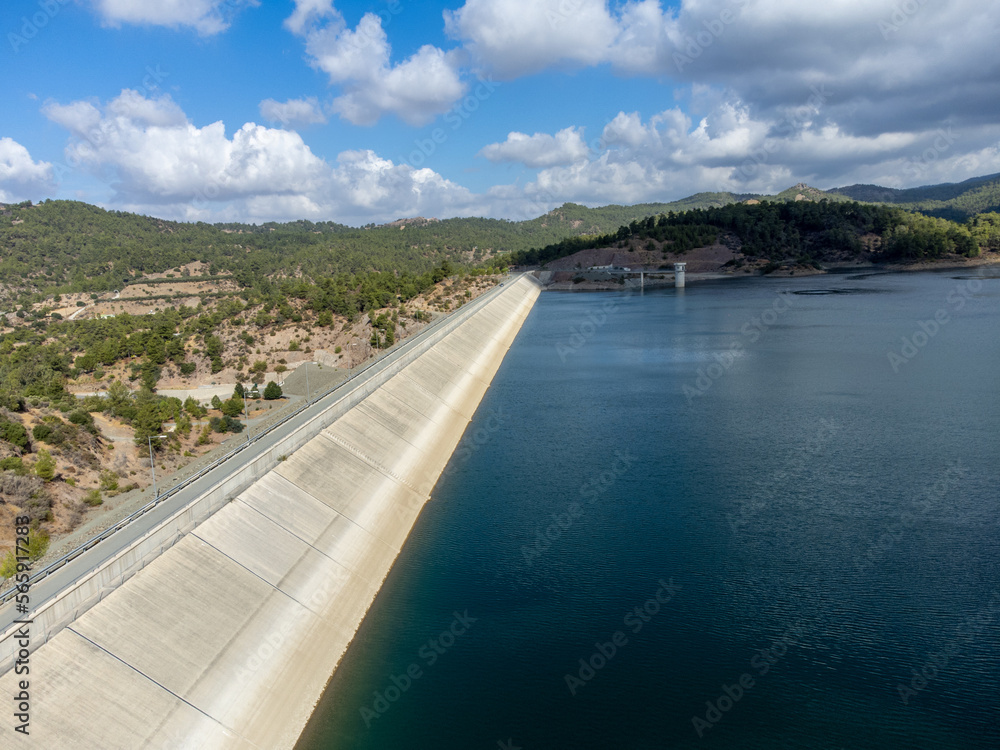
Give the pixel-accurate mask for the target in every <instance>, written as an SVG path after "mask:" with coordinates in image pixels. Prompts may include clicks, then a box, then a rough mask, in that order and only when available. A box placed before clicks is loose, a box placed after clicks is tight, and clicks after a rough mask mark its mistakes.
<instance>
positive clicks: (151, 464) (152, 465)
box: [146, 435, 167, 500]
mask: <svg viewBox="0 0 1000 750" xmlns="http://www.w3.org/2000/svg"><path fill="white" fill-rule="evenodd" d="M154 437H155V438H156V439H157V440H166V439H167V436H166V435H148V436H147V437H146V442H148V443H149V472H150V474H152V475H153V499H154V500H155V499H156V498H158V497H159V496H160V493H159V492H157V491H156V464H155V463H154V461H153V438H154Z"/></svg>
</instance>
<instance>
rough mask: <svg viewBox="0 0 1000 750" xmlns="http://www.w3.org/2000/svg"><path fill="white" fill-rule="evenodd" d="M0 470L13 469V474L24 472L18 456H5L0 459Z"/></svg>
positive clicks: (22, 463) (22, 462)
mask: <svg viewBox="0 0 1000 750" xmlns="http://www.w3.org/2000/svg"><path fill="white" fill-rule="evenodd" d="M0 470H2V471H13V472H14V473H15V474H24V473H25V469H24V461H22V460H21V458H20V457H19V456H7V458H4V459H0Z"/></svg>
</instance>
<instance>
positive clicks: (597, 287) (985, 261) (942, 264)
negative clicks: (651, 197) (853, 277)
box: [525, 252, 1000, 292]
mask: <svg viewBox="0 0 1000 750" xmlns="http://www.w3.org/2000/svg"><path fill="white" fill-rule="evenodd" d="M988 266H998V267H1000V252H998V253H987V254H986V255H982V256H980V257H978V258H965V259H961V258H958V257H955V258H944V259H940V260H916V261H906V262H892V263H869V262H865V261H844V262H836V263H827V264H823V265H822V267H821V268H819V269H816V268H811V267H807V266H796V267H794V268H791V269H789V270H782V269H779V270H777V271H774V272H772V273H769V274H766V275H764V274H761V273H757V272H755V271H752V270H747V271H744V272H742V273H740V272H738V271H735V270H730V271H724V270H722V269H718V270H716V271H704V272H690V271H689V272H687V273H686V282H687V284H697V283H699V282H705V281H722V280H726V279H789V278H803V277H809V276H835V275H841V274H843V273H847V272H850V271H857V272H859V273H863V272H866V271H870V272H875V273H919V272H924V271H956V270H964V269H971V268H983V267H988ZM525 273H527V274H528V275H531V276H533V277H534V278H536V279H537V278H538V275H539V274H540V273H545V271H544V269H532V270H528V271H525ZM635 273H638V271H636V272H635ZM644 273H646V274H647V279H646V281H645V285H644V286H645V288H648V289H666V288H670V289H672V288H674V279H673V272H670V271H661V270H659V269H655V270H650V271H645V272H644ZM661 273H662V274H664V275H668V276H669V277H670V278H669V279H655V280H651V279H649V278H648V276H649V275H650V274H652V275H660V274H661ZM622 281H623V282H624V283H617V282H600V281H590V280H588V281H583V282H580V283H573V282H572V281H557V282H549V283H548V284H543V286H542V291H544V292H621V291H634V290H637V289H639V288H640V285H639V280H638V278H637V277H635V278H632V277H630V278H628V279H626V278H624V277H622ZM633 281H634V282H635V283H630V282H633ZM539 283H542V282H539Z"/></svg>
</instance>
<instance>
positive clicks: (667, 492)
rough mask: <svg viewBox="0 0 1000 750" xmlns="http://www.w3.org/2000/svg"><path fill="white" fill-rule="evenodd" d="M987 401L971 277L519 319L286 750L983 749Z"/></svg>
mask: <svg viewBox="0 0 1000 750" xmlns="http://www.w3.org/2000/svg"><path fill="white" fill-rule="evenodd" d="M998 386H1000V273H998V270H997V269H992V270H990V269H986V270H979V269H965V270H961V271H954V270H953V271H936V272H927V273H885V272H881V271H877V270H862V271H852V272H849V273H837V274H828V275H821V276H810V277H791V278H785V279H761V278H754V279H742V280H736V279H732V280H720V281H712V282H698V283H691V284H689V286H688V288H687V289H686V290H674V289H657V290H647V291H645V292H639V291H622V292H607V293H545V294H542V295H541V297H540V298H539V300H538V302H537V303H536V305H535V307H534V309H533V310H532V312H531V314H530V316H529V317H528V319H527V321H526V322H525V324H524V327H523V328H522V330H521V333H520V335H519V336H518V338H517V339H516V340H515V342H514V344H513V346H512V347H511V349H510V351H509V353H508V355H507V357H506V359H505V361H504V363H503V365H502V366H501V368H500V371H499V372H498V373H497V376H496V378H495V380H494V382H493V384H492V387H491V388H490V390H489V391H488V392H487V394H486V397H485V399H484V400H483V402H482V404H481V405H480V407H479V410H478V412H477V413H476V417H475V419H474V420H473V422H472V423H471V425H470V426H469V429H468V430H467V432H466V434H465V437H464V439H463V442H462V444H461V445H460V446H459V448H458V450H457V451H456V452H455V454H454V456H453V457H452V460H451V463H450V464H449V467H448V469H447V470H446V472H445V474H444V475H443V476H442V477H441V479H440V480H439V482H438V484H437V486H436V488H435V490H434V492H433V494H432V498H431V500H430V501H429V502H428V504H427V506H426V507H425V509H424V511H423V513H422V515H421V517H420V518H419V519H418V521H417V523H416V526H415V527H414V529H413V532H412V534H411V535H410V538H409V540H408V542H407V544H406V546H405V548H404V549H403V551H402V553H401V554H400V556H399V559H398V560H397V562H396V564H395V566H394V567H393V569H392V571H391V572H390V574H389V576H388V578H387V580H386V582H385V585H384V586H383V588H382V590H381V592H380V593H379V595H378V597H377V599H376V601H375V602H374V604H373V605H372V608H371V610H370V611H369V613H368V616H367V617H366V619H365V621H364V622H363V623H362V625H361V628H360V630H359V632H358V634H357V636H356V638H355V640H354V642H353V643H352V645H351V646H350V648H349V650H348V652H347V654H346V655H345V657H344V659H343V661H342V662H341V665H340V667H339V668H338V669H337V671H336V673H335V674H334V676H333V678H332V679H331V681H330V684H329V686H328V688H327V690H326V692H325V694H324V696H323V698H322V699H321V701H320V703H319V705H318V706H317V709H316V712H315V713H314V715H313V717H312V719H311V720H310V722H309V724H308V726H307V727H306V730H305V732H304V733H303V735H302V737H301V739H300V741H299V744H298V750H396V749H397V748H399V749H402V748H412V749H415V750H476V749H480V750H497V749H498V748H500V749H501V750H504V749H509V750H515V749H516V748H521V749H522V750H562V749H564V748H565V749H571V748H572V749H579V750H583V749H586V750H589V749H591V748H594V749H598V748H601V749H604V748H609V749H612V750H617V749H621V750H654V749H656V750H669V749H671V748H706V749H709V748H727V749H728V748H750V749H753V750H757V749H759V750H775V749H777V748H796V749H802V748H816V749H817V750H818V749H823V750H830V749H833V750H838V749H843V750H856V749H862V748H866V749H867V748H872V749H875V748H878V749H879V750H883V749H885V748H908V749H915V748H927V749H928V750H930V749H931V748H935V749H937V748H956V749H958V748H961V749H963V750H974V749H977V748H983V749H987V748H988V749H991V750H995V748H998V747H1000V533H998V532H1000V398H998Z"/></svg>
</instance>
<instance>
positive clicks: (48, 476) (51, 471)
mask: <svg viewBox="0 0 1000 750" xmlns="http://www.w3.org/2000/svg"><path fill="white" fill-rule="evenodd" d="M35 475H36V476H37V477H38V478H39V479H41V480H42V481H44V482H51V481H52V480H53V479H55V476H56V460H55V459H54V458H52V454H51V453H49V452H48V451H47V450H45V449H44V448H42V450H40V451H38V460H37V461H35Z"/></svg>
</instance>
